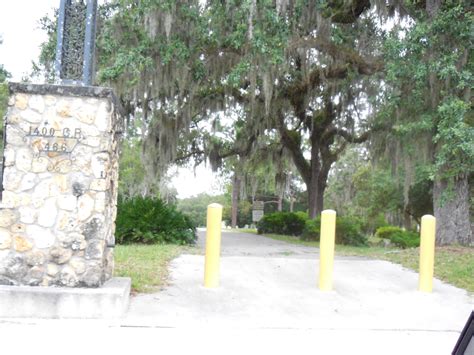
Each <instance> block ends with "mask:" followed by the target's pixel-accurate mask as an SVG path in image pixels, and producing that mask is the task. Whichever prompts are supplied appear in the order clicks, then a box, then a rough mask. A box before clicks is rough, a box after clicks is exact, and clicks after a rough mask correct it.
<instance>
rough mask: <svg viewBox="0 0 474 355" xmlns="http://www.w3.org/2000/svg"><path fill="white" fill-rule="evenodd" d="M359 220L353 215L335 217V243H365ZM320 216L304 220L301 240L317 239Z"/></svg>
mask: <svg viewBox="0 0 474 355" xmlns="http://www.w3.org/2000/svg"><path fill="white" fill-rule="evenodd" d="M361 225H362V223H361V221H360V220H359V219H358V218H355V217H337V218H336V244H344V245H354V246H363V245H367V237H366V236H365V235H364V234H363V233H362V229H361ZM320 228H321V217H320V216H318V217H316V218H315V219H311V220H308V221H306V226H305V228H304V231H303V234H302V235H301V239H302V240H311V241H319V240H320V232H321V229H320Z"/></svg>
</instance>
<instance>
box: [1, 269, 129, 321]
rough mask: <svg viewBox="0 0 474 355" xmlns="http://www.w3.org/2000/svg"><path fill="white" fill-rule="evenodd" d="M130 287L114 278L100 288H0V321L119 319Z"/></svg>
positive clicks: (127, 301) (122, 280) (127, 280)
mask: <svg viewBox="0 0 474 355" xmlns="http://www.w3.org/2000/svg"><path fill="white" fill-rule="evenodd" d="M130 285H131V281H130V279H128V278H118V277H117V278H112V279H110V280H109V281H107V282H106V283H105V284H104V285H103V286H102V287H99V288H61V287H41V286H38V287H30V286H0V318H60V319H63V318H82V319H84V318H119V317H122V316H123V314H124V312H125V311H126V310H127V308H128V303H129V294H130Z"/></svg>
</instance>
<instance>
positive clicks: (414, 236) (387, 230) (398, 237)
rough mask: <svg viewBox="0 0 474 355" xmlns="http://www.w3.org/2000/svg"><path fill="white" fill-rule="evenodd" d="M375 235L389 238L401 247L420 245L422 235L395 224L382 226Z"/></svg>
mask: <svg viewBox="0 0 474 355" xmlns="http://www.w3.org/2000/svg"><path fill="white" fill-rule="evenodd" d="M375 236H376V237H378V238H382V239H388V240H390V242H391V243H392V244H394V245H395V246H397V247H399V248H403V249H405V248H416V247H419V246H420V236H419V234H418V233H416V232H410V231H405V230H403V229H402V228H399V227H395V226H387V227H380V228H379V229H377V231H376V232H375Z"/></svg>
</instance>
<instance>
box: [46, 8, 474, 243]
mask: <svg viewBox="0 0 474 355" xmlns="http://www.w3.org/2000/svg"><path fill="white" fill-rule="evenodd" d="M100 13H101V16H100V26H99V28H100V31H99V33H100V34H99V40H98V58H99V62H98V68H99V71H98V75H97V80H98V82H99V83H101V84H103V85H110V86H113V87H114V88H115V89H116V90H117V92H118V94H119V95H120V97H121V100H122V103H123V106H124V108H125V109H126V112H127V117H126V120H127V126H128V127H129V130H128V133H127V134H129V135H130V136H129V137H131V136H135V137H138V139H139V140H140V144H139V146H140V147H142V149H143V162H144V168H145V170H146V174H148V176H152V177H156V176H158V175H159V174H160V172H162V171H164V170H165V167H166V166H167V165H168V164H169V163H171V162H174V163H178V164H184V163H186V162H188V161H189V160H190V159H192V161H193V162H194V163H195V164H199V163H201V162H205V161H209V162H210V163H211V165H212V166H213V168H215V169H222V168H225V169H226V170H227V171H229V172H232V173H233V174H230V175H233V176H234V181H237V180H242V181H248V179H249V178H252V176H258V174H257V173H256V172H258V171H265V169H271V171H272V174H273V175H274V177H275V183H276V185H282V182H283V181H284V180H285V176H289V174H288V171H289V169H292V167H293V169H294V170H295V171H297V172H298V174H299V175H300V176H301V179H302V181H303V183H304V184H305V186H306V190H307V199H308V210H309V215H310V217H315V216H316V215H317V214H318V213H320V212H321V211H322V209H323V208H324V195H325V191H326V188H327V185H328V179H329V178H330V176H331V175H330V172H331V169H333V170H332V172H333V173H332V174H334V172H336V171H342V170H341V169H339V170H338V168H337V165H335V163H336V162H338V160H339V159H340V158H341V156H343V154H344V152H345V151H346V149H347V147H348V146H351V147H352V145H354V144H361V143H363V148H361V149H359V150H358V152H359V153H358V154H362V155H366V156H368V159H369V160H370V162H371V164H367V163H364V164H362V165H361V166H359V167H358V168H357V169H356V170H354V172H353V173H354V174H359V180H357V178H354V177H353V178H352V179H351V180H352V181H353V182H355V183H357V181H359V182H360V184H359V185H358V186H360V187H361V188H362V186H363V185H364V184H362V183H363V182H365V181H364V179H365V177H367V176H371V179H372V178H373V179H375V180H373V182H374V183H380V184H381V186H380V193H381V194H382V195H383V191H387V189H389V190H390V191H392V192H393V193H394V194H395V195H397V197H394V199H395V200H396V201H395V200H394V201H392V202H391V203H392V205H393V209H392V211H397V212H396V213H399V214H401V215H404V218H405V221H408V222H409V221H410V219H413V218H414V219H415V220H416V219H417V218H419V213H420V212H419V211H422V210H423V211H424V210H426V208H425V207H423V206H425V204H426V203H428V204H429V203H430V202H429V201H431V200H432V201H433V207H434V213H435V215H437V217H438V218H440V219H441V220H442V221H443V224H445V225H449V224H450V223H449V220H448V219H446V216H449V213H448V210H449V209H451V210H452V209H453V208H454V207H453V206H454V205H455V206H459V208H457V207H456V208H455V210H456V211H457V212H456V216H455V217H454V219H456V221H457V222H455V223H454V225H457V226H459V227H456V228H457V229H456V228H454V227H453V228H448V229H446V230H445V231H443V230H441V229H440V230H439V233H438V235H439V242H441V243H443V242H446V243H451V242H453V240H454V241H457V242H459V243H463V244H469V243H471V242H472V232H471V227H470V223H471V222H470V220H469V218H470V213H469V186H472V176H473V170H474V145H473V144H472V142H473V141H474V133H473V119H472V107H471V91H470V88H471V87H472V60H470V57H469V56H470V48H472V36H471V32H470V30H471V29H472V22H473V15H472V8H471V6H470V4H469V2H467V1H452V0H448V1H443V2H440V1H438V0H426V1H412V0H404V1H399V0H397V1H395V0H393V1H388V2H387V1H372V2H371V1H369V0H349V1H332V0H310V1H303V0H277V1H273V0H263V1H258V2H257V1H256V0H226V1H199V0H179V1H169V0H147V1H138V0H114V1H111V2H109V3H107V4H106V5H104V6H103V7H102V8H101V12H100ZM53 23H54V21H49V22H48V21H44V27H45V28H46V29H47V30H48V31H49V33H50V41H49V42H48V43H47V44H45V46H44V48H43V54H42V58H40V63H43V64H42V65H43V67H44V68H46V69H48V66H47V64H46V63H47V62H48V60H51V55H52V53H54V50H52V49H53V48H54V46H53V42H52V41H51V36H52V35H53V33H54V25H53ZM48 56H49V57H48ZM48 58H49V59H48ZM130 127H132V128H133V129H130ZM137 127H138V129H136V128H137ZM136 146H138V145H136ZM352 162H356V160H354V159H353V160H352ZM374 169H375V170H374ZM377 169H378V170H377ZM375 171H378V172H377V173H375ZM248 172H250V174H247V173H248ZM351 174H352V173H351ZM332 176H334V175H332ZM150 181H151V182H153V179H150ZM331 181H332V182H335V181H336V180H334V179H332V180H331ZM340 181H341V182H342V183H343V184H344V182H343V181H344V180H343V179H342V180H340ZM384 181H385V182H384ZM470 181H471V183H470ZM387 184H388V185H387ZM363 189H367V187H364V188H363ZM384 189H385V190H384ZM424 189H428V190H429V191H432V193H433V198H432V199H431V200H430V199H426V198H423V199H420V201H419V202H420V203H414V201H413V196H424V195H423V191H424ZM276 190H278V189H276ZM280 190H281V189H280ZM382 195H380V196H382ZM425 195H426V194H425ZM332 196H333V197H335V196H336V195H335V194H334V191H333V192H332ZM375 196H376V195H373V194H368V195H366V196H365V197H364V195H363V194H362V195H359V197H358V198H359V199H361V201H362V200H363V199H364V198H366V201H369V202H370V203H372V202H373V203H375V202H374V201H375V200H377V198H376V197H375ZM410 196H412V198H411V199H410ZM400 197H402V199H401V200H400ZM374 198H375V200H374ZM421 200H423V201H424V202H423V203H421ZM333 201H335V200H334V199H333ZM426 201H428V202H426ZM377 203H379V202H377ZM371 207H372V208H375V207H374V206H371ZM415 211H418V212H415ZM364 213H369V212H367V211H366V212H364ZM443 217H444V219H443ZM451 224H453V223H451ZM409 225H410V223H406V226H409Z"/></svg>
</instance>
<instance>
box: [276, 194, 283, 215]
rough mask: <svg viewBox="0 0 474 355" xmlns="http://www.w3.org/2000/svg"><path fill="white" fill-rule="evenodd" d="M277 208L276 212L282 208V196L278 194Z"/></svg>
mask: <svg viewBox="0 0 474 355" xmlns="http://www.w3.org/2000/svg"><path fill="white" fill-rule="evenodd" d="M277 209H278V212H281V211H282V210H283V198H282V197H281V196H278V206H277Z"/></svg>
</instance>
